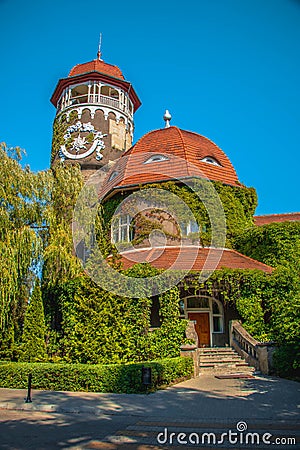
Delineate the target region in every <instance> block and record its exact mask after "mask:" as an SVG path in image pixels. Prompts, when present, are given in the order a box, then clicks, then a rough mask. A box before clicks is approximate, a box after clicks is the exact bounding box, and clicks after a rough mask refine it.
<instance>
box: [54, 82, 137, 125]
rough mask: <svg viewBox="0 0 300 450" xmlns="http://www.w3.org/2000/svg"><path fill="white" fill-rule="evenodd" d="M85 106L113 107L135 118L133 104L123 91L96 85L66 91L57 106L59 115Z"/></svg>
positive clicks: (86, 85) (76, 87)
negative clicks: (73, 108) (72, 108)
mask: <svg viewBox="0 0 300 450" xmlns="http://www.w3.org/2000/svg"><path fill="white" fill-rule="evenodd" d="M83 105H87V106H88V105H90V106H91V105H93V106H105V107H111V108H113V109H115V110H118V111H119V112H122V113H123V114H126V115H127V116H129V117H130V118H131V119H132V117H133V104H132V102H131V101H130V100H129V98H128V96H126V95H125V94H124V92H123V91H121V90H117V89H114V88H112V87H110V86H99V85H96V84H83V85H79V86H78V85H77V86H75V87H72V88H69V89H67V90H66V91H64V93H63V94H62V96H61V97H60V99H59V101H58V104H57V114H59V113H61V112H62V111H64V110H66V109H69V108H70V107H76V106H83Z"/></svg>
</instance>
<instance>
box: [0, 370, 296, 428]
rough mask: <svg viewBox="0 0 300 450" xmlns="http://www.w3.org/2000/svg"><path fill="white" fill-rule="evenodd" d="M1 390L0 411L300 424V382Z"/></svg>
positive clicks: (206, 378) (262, 379) (205, 378)
mask: <svg viewBox="0 0 300 450" xmlns="http://www.w3.org/2000/svg"><path fill="white" fill-rule="evenodd" d="M26 394H27V391H26V390H22V389H0V409H13V410H30V411H45V412H67V413H90V414H96V415H99V414H126V415H138V416H143V415H149V414H151V415H159V416H162V417H163V416H167V417H170V416H171V417H174V418H190V419H203V418H210V419H224V420H228V419H236V418H238V419H242V418H256V419H274V420H285V419H286V420H299V413H300V383H297V382H294V381H290V380H284V379H280V378H274V377H266V376H256V377H255V378H253V379H217V378H215V377H214V376H213V375H202V376H200V377H199V378H194V379H191V380H188V381H184V382H182V383H179V384H176V385H174V386H172V387H169V388H167V389H165V390H161V391H157V392H155V393H153V394H149V395H145V394H103V393H93V392H89V393H86V392H56V391H40V390H33V391H32V403H27V404H26V403H25V401H24V400H25V397H26Z"/></svg>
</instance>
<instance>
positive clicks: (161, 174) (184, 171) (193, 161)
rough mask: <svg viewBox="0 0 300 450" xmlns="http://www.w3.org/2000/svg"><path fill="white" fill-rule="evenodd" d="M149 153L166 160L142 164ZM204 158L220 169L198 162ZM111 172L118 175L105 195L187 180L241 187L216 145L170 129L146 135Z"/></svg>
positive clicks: (109, 184)
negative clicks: (170, 181) (132, 188)
mask: <svg viewBox="0 0 300 450" xmlns="http://www.w3.org/2000/svg"><path fill="white" fill-rule="evenodd" d="M151 154H160V155H165V156H167V157H168V160H166V161H160V162H157V163H150V164H144V163H145V162H146V161H147V160H148V159H149V158H150V157H151ZM207 156H210V157H212V158H214V159H215V160H216V161H217V162H218V163H219V164H221V166H218V165H214V164H210V163H207V162H203V161H201V159H203V158H205V157H207ZM112 170H113V171H115V172H118V176H117V177H115V178H114V180H113V181H112V182H109V183H107V185H106V186H105V190H106V192H108V191H110V190H111V189H116V188H121V187H126V186H132V185H139V184H144V183H155V182H159V181H168V180H174V179H177V180H180V179H184V178H190V177H200V178H207V179H209V180H214V181H220V182H222V183H225V184H229V185H233V186H241V184H240V183H239V180H238V177H237V174H236V172H235V170H234V167H233V165H232V164H231V162H230V160H229V158H228V157H227V156H226V155H225V153H224V152H223V151H222V150H221V149H220V148H219V147H218V146H217V145H216V144H214V143H213V142H212V141H210V140H209V139H207V138H206V137H204V136H201V135H200V134H196V133H193V132H191V131H184V130H181V129H179V128H178V127H173V126H172V127H169V128H163V129H160V130H155V131H151V132H150V133H147V134H146V135H145V136H143V137H142V138H141V139H140V140H139V141H138V142H137V143H136V144H135V145H134V146H133V147H131V148H130V149H129V150H128V151H127V152H126V153H124V154H123V155H122V157H121V158H120V160H119V161H118V162H117V164H116V165H115V166H114V168H113V169H112ZM108 179H109V177H108Z"/></svg>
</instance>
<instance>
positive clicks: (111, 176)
mask: <svg viewBox="0 0 300 450" xmlns="http://www.w3.org/2000/svg"><path fill="white" fill-rule="evenodd" d="M117 175H119V172H116V171H114V172H113V173H112V174H111V175H110V177H109V179H108V181H111V180H113V179H114V178H116V176H117Z"/></svg>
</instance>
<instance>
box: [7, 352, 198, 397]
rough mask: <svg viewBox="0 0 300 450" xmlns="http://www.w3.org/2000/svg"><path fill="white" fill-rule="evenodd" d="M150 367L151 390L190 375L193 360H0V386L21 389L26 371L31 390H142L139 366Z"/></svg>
mask: <svg viewBox="0 0 300 450" xmlns="http://www.w3.org/2000/svg"><path fill="white" fill-rule="evenodd" d="M143 366H144V367H151V369H152V386H151V390H155V389H158V388H159V386H163V385H167V384H170V383H172V382H174V381H176V380H178V379H183V378H190V377H191V375H192V374H193V361H192V359H190V358H181V357H179V358H168V359H162V360H159V361H151V362H145V363H137V364H134V363H133V364H114V365H113V364H111V365H99V364H95V365H89V364H51V363H14V362H2V363H0V386H1V387H3V388H13V389H25V388H26V386H27V378H28V374H29V373H31V374H32V387H33V388H34V389H46V390H58V391H90V392H115V393H128V394H129V393H142V392H145V391H146V387H145V386H144V385H143V384H142V367H143Z"/></svg>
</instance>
